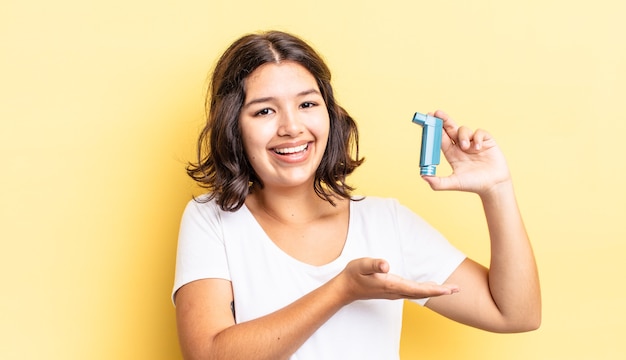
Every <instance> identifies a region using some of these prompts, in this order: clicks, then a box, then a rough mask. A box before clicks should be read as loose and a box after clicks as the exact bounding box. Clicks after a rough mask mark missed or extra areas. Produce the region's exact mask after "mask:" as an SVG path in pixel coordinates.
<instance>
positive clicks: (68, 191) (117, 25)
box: [0, 0, 626, 359]
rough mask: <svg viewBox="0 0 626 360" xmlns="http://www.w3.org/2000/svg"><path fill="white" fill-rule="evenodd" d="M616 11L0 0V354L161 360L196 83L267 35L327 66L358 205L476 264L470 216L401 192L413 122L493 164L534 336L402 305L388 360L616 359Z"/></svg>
mask: <svg viewBox="0 0 626 360" xmlns="http://www.w3.org/2000/svg"><path fill="white" fill-rule="evenodd" d="M625 15H626V2H624V1H622V0H613V1H610V0H599V1H593V2H575V1H574V2H572V1H565V0H541V1H538V0H531V1H522V2H520V1H517V2H511V1H508V2H505V1H489V0H481V1H421V2H419V1H393V0H390V1H352V2H349V1H344V2H342V1H330V0H319V1H314V2H297V1H291V0H289V1H287V0H284V1H282V0H281V1H258V0H244V1H239V2H236V1H231V0H220V1H217V0H214V1H200V0H190V1H174V0H169V1H165V0H163V1H148V0H134V1H133V0H131V1H129V0H107V1H104V0H95V1H78V0H58V1H44V0H31V1H28V0H25V1H18V0H8V1H7V0H4V1H3V2H2V3H1V4H0V159H1V161H0V221H1V226H0V239H1V245H2V247H1V252H0V276H1V278H0V279H1V282H0V286H1V287H2V290H1V297H0V358H2V359H179V358H180V355H179V351H178V345H177V339H176V333H175V323H174V309H173V307H172V304H171V303H170V300H169V292H170V288H171V283H172V278H173V271H174V257H175V246H176V244H175V242H176V236H177V231H178V221H179V217H180V213H181V211H182V208H183V206H184V204H185V203H186V202H187V201H188V200H189V199H190V197H191V194H192V193H196V192H197V190H196V188H195V187H194V185H193V184H192V183H191V181H190V180H189V179H187V177H186V175H185V173H184V165H185V161H187V160H189V159H190V158H191V156H192V154H193V151H194V145H195V140H196V136H197V134H198V131H199V128H200V126H201V123H202V117H203V97H204V90H205V85H206V76H207V74H208V72H209V70H210V69H211V67H212V65H213V64H214V61H215V60H216V58H217V56H218V55H219V54H220V53H221V51H223V50H224V48H225V46H227V45H228V44H229V43H230V42H231V41H232V40H234V39H235V38H236V37H238V36H240V35H242V34H243V33H247V32H251V31H256V30H263V29H270V28H276V29H281V30H287V31H290V32H294V33H296V34H299V35H301V36H303V37H304V38H305V39H307V40H309V41H310V42H311V43H312V44H313V45H314V46H315V47H316V48H317V49H318V50H319V51H320V52H321V53H322V54H323V55H324V56H325V58H326V59H327V61H328V64H329V65H330V67H331V69H332V70H333V72H334V84H335V88H336V92H337V96H338V98H339V100H340V102H341V103H342V104H343V105H344V106H345V107H346V108H347V109H348V110H349V111H350V112H351V113H352V115H353V116H354V117H355V118H356V119H357V121H358V122H359V124H360V130H361V135H362V143H361V150H362V153H363V155H365V156H366V157H367V161H366V163H365V165H363V167H362V168H361V169H360V170H358V172H357V173H356V174H355V176H354V177H353V178H352V183H353V184H354V185H356V186H357V187H358V189H359V193H361V194H367V195H380V196H393V197H397V198H399V199H401V201H402V202H403V203H405V204H407V205H409V206H410V207H412V208H413V209H415V210H416V211H417V212H419V213H420V214H421V215H422V216H424V217H425V218H426V219H427V220H429V221H430V222H432V223H433V224H434V225H435V226H437V227H438V228H439V229H441V231H442V232H443V233H444V234H446V235H447V236H448V237H449V238H450V240H451V241H452V242H453V243H455V244H456V245H457V246H458V247H459V248H461V249H463V250H464V251H466V252H467V253H468V254H469V255H470V256H471V257H473V258H475V259H477V260H479V261H481V262H486V261H488V242H487V239H486V238H485V236H486V230H485V225H484V222H483V218H482V214H481V208H480V204H479V202H478V199H477V198H476V197H475V196H473V195H471V194H460V193H433V192H432V191H430V189H429V188H428V187H427V185H426V184H425V183H423V182H422V181H421V180H420V179H419V177H418V170H417V162H418V151H419V134H420V129H419V127H417V126H415V125H412V124H411V123H410V120H411V117H412V115H413V112H414V111H421V112H427V111H432V110H434V109H437V108H442V109H445V110H446V111H447V112H448V113H450V114H451V115H453V117H455V118H456V119H457V120H458V121H459V122H461V123H463V124H466V125H469V126H471V127H482V128H485V129H487V130H489V131H490V132H491V133H492V134H493V135H494V136H495V137H496V139H497V140H498V141H499V143H500V144H501V147H502V148H503V149H504V151H505V153H506V155H507V157H508V159H509V162H510V166H511V169H512V172H513V174H514V177H515V180H516V189H517V194H518V197H519V202H520V206H521V208H522V211H523V213H524V215H525V221H526V224H527V227H528V231H529V232H530V235H531V236H532V240H533V243H534V248H535V251H536V255H537V258H538V263H539V267H540V272H541V281H542V286H543V298H544V318H543V319H544V320H543V325H542V327H541V329H540V330H538V331H536V332H531V333H527V334H519V335H497V334H489V333H486V332H482V331H478V330H474V329H471V328H467V327H464V326H461V325H457V324H455V323H452V322H450V321H449V320H447V319H444V318H441V317H439V316H435V315H433V314H431V313H430V312H429V311H427V310H424V309H421V308H418V307H417V306H413V305H409V306H407V312H406V316H405V330H404V333H403V339H402V350H401V351H402V358H403V359H418V358H419V359H433V358H438V359H623V358H625V357H626V350H624V344H623V341H624V324H625V323H626V310H624V307H625V305H624V304H625V303H626V290H625V287H624V285H623V282H624V279H623V276H624V274H626V265H625V263H626V260H625V259H624V256H625V255H626V245H625V243H624V239H625V237H626V236H625V235H626V230H625V229H626V228H625V226H624V221H625V215H626V211H625V210H626V190H625V187H624V184H625V183H626V166H625V163H626V161H625V160H624V154H625V150H624V148H625V147H624V141H623V138H624V136H625V135H626V125H625V124H626V117H625V115H626V110H625V95H626V40H625V38H624V34H626V26H625V25H624V21H623V18H624V16H625ZM446 171H447V168H446V166H441V167H440V170H439V172H440V173H446Z"/></svg>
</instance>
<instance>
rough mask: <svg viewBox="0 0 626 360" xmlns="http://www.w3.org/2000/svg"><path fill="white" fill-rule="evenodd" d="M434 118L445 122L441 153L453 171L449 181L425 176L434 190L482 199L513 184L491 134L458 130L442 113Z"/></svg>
mask: <svg viewBox="0 0 626 360" xmlns="http://www.w3.org/2000/svg"><path fill="white" fill-rule="evenodd" d="M431 115H434V116H436V117H438V118H440V119H442V120H443V130H444V131H443V136H442V139H441V149H442V151H443V154H444V156H445V157H446V160H447V161H448V163H450V166H451V167H452V174H450V175H449V176H447V177H436V176H423V179H424V180H425V181H426V182H428V184H429V185H430V187H431V188H432V189H433V190H459V191H468V192H474V193H477V194H479V195H482V194H485V193H488V192H489V191H491V190H492V189H494V188H495V187H497V185H500V184H502V183H508V182H510V181H511V177H510V174H509V169H508V166H507V163H506V160H505V158H504V155H503V154H502V151H500V148H499V147H498V145H497V144H496V141H495V140H494V139H493V138H492V137H491V135H490V134H489V133H488V132H486V131H485V130H482V129H478V130H475V131H473V130H471V129H470V128H468V127H466V126H458V125H457V124H456V123H455V122H454V121H453V120H452V119H451V118H450V117H449V116H448V115H447V114H446V113H445V112H443V111H440V110H437V111H436V112H435V113H434V114H431Z"/></svg>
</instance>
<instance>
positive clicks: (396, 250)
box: [173, 31, 541, 360]
mask: <svg viewBox="0 0 626 360" xmlns="http://www.w3.org/2000/svg"><path fill="white" fill-rule="evenodd" d="M207 106H208V109H209V115H208V121H207V124H206V127H205V129H204V130H203V132H202V134H201V135H200V139H199V146H198V161H197V163H195V164H192V165H190V166H189V168H188V173H189V174H190V176H191V177H192V178H194V179H195V180H196V181H198V182H199V183H200V184H201V185H202V186H204V187H206V188H207V189H208V190H209V191H208V193H207V194H206V195H204V196H202V197H200V198H198V199H195V200H194V201H191V202H190V203H189V204H188V206H187V208H186V210H185V212H184V215H183V219H182V223H181V229H180V237H179V245H178V254H177V264H176V279H175V284H174V290H173V298H174V301H175V304H176V314H177V323H178V332H179V337H180V343H181V348H182V351H183V354H184V356H185V358H186V359H229V360H231V359H287V358H291V359H394V358H395V359H397V358H398V348H399V340H400V328H401V321H402V307H403V303H402V301H390V300H398V299H410V300H413V301H416V302H417V303H419V304H422V305H425V306H427V307H428V308H430V309H432V310H434V311H436V312H438V313H440V314H442V315H444V316H446V317H449V318H451V319H453V320H455V321H459V322H461V323H464V324H468V325H470V326H474V327H477V328H481V329H485V330H489V331H495V332H519V331H529V330H533V329H535V328H537V327H538V326H539V323H540V318H541V300H540V290H539V282H538V276H537V270H536V266H535V260H534V256H533V253H532V249H531V245H530V243H529V240H528V237H527V234H526V231H525V229H524V225H523V223H522V219H521V216H520V213H519V210H518V206H517V203H516V200H515V195H514V192H513V186H512V182H511V178H510V175H509V171H508V168H507V164H506V162H505V160H504V157H503V155H502V153H501V151H500V149H499V148H498V146H497V144H496V143H495V141H494V139H493V138H492V137H491V136H490V135H489V134H488V133H487V132H485V131H482V130H477V131H472V130H470V129H468V128H466V127H459V126H457V125H456V123H455V122H454V121H452V120H451V119H450V118H449V117H448V115H446V114H445V113H443V112H441V111H437V112H435V113H434V115H435V116H437V117H439V118H441V119H443V120H444V132H445V133H444V137H443V140H442V150H443V153H444V155H445V157H446V159H447V161H448V162H449V163H450V164H451V166H452V169H453V173H452V175H451V176H449V177H445V178H440V177H424V180H425V181H427V182H428V183H429V184H430V186H431V187H432V188H433V189H435V190H459V191H469V192H474V193H476V194H478V195H479V197H480V199H481V200H482V203H483V207H484V211H485V216H486V220H487V224H488V227H489V234H490V241H491V255H492V256H491V264H490V267H489V268H488V269H487V268H485V267H483V266H481V265H479V264H477V263H476V262H474V261H472V260H470V259H467V258H466V257H465V256H464V255H463V254H462V253H461V252H460V251H458V250H457V249H455V248H454V247H453V246H452V245H450V243H448V242H447V241H446V240H445V239H444V238H443V237H442V236H441V235H440V234H439V233H438V232H437V231H436V230H434V229H433V228H432V227H430V226H429V225H428V224H427V223H425V222H424V221H423V220H422V219H421V218H420V217H418V216H417V215H415V214H413V213H412V212H411V211H409V210H408V209H407V208H406V207H404V206H402V205H400V204H399V203H398V202H397V201H396V200H393V199H383V198H375V197H366V198H361V197H353V196H352V195H351V191H352V190H353V189H352V188H351V187H350V186H349V185H348V184H347V183H346V177H347V176H348V175H350V173H352V172H353V170H354V169H355V168H356V167H358V166H359V165H360V164H361V161H362V160H361V159H360V158H359V155H358V133H357V128H356V125H355V123H354V121H353V119H352V118H351V117H350V116H349V115H348V113H347V112H346V111H345V110H344V109H343V108H342V107H340V106H339V105H338V104H337V103H336V101H335V98H334V96H333V90H332V87H331V85H330V72H329V70H328V68H327V66H326V65H325V64H324V62H323V61H322V59H321V58H320V57H319V56H318V55H317V54H316V52H315V51H314V50H313V49H312V48H311V47H310V46H309V45H307V44H306V43H305V42H303V41H302V40H301V39H299V38H297V37H295V36H292V35H290V34H286V33H283V32H276V31H273V32H267V33H261V34H253V35H246V36H244V37H242V38H240V39H238V40H237V41H235V42H234V43H233V44H232V45H231V46H230V47H229V48H228V49H227V50H226V52H225V53H224V54H223V55H222V57H221V58H220V60H219V62H218V63H217V65H216V68H215V71H214V72H213V77H212V82H211V88H210V92H209V97H208V100H207Z"/></svg>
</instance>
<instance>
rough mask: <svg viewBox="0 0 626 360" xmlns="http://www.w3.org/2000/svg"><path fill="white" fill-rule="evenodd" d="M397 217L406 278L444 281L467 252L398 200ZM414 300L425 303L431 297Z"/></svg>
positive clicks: (420, 280) (419, 280)
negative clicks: (456, 246) (455, 245)
mask: <svg viewBox="0 0 626 360" xmlns="http://www.w3.org/2000/svg"><path fill="white" fill-rule="evenodd" d="M396 219H397V221H398V229H399V233H400V234H399V235H400V238H401V246H402V255H403V259H404V261H403V262H404V271H405V276H406V277H407V278H409V279H411V280H414V281H418V282H427V281H429V282H435V283H437V284H442V283H444V282H445V281H446V280H447V279H448V278H449V277H450V275H452V273H453V272H454V270H456V269H457V268H458V266H459V265H460V264H461V262H463V260H465V258H466V256H465V254H463V253H462V252H461V251H460V250H458V249H457V248H455V247H454V246H453V245H452V244H450V242H448V240H447V239H446V238H445V237H444V236H443V235H442V234H441V233H440V232H439V231H437V230H436V229H435V228H434V227H432V226H431V225H430V224H428V223H427V222H426V221H425V220H424V219H422V218H421V217H420V216H418V215H417V214H415V213H414V212H412V211H411V210H409V209H408V208H406V207H405V206H403V205H401V204H399V203H398V202H396ZM413 301H414V302H416V303H418V304H420V305H424V304H426V301H428V299H419V300H413Z"/></svg>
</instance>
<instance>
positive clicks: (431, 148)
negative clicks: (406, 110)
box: [413, 112, 443, 176]
mask: <svg viewBox="0 0 626 360" xmlns="http://www.w3.org/2000/svg"><path fill="white" fill-rule="evenodd" d="M413 122H414V123H416V124H418V125H421V126H422V150H421V153H420V175H426V176H434V175H435V172H436V171H437V165H439V159H440V153H441V135H442V132H443V120H441V119H440V118H437V117H434V116H432V115H424V114H420V113H418V112H416V113H415V115H413Z"/></svg>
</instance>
